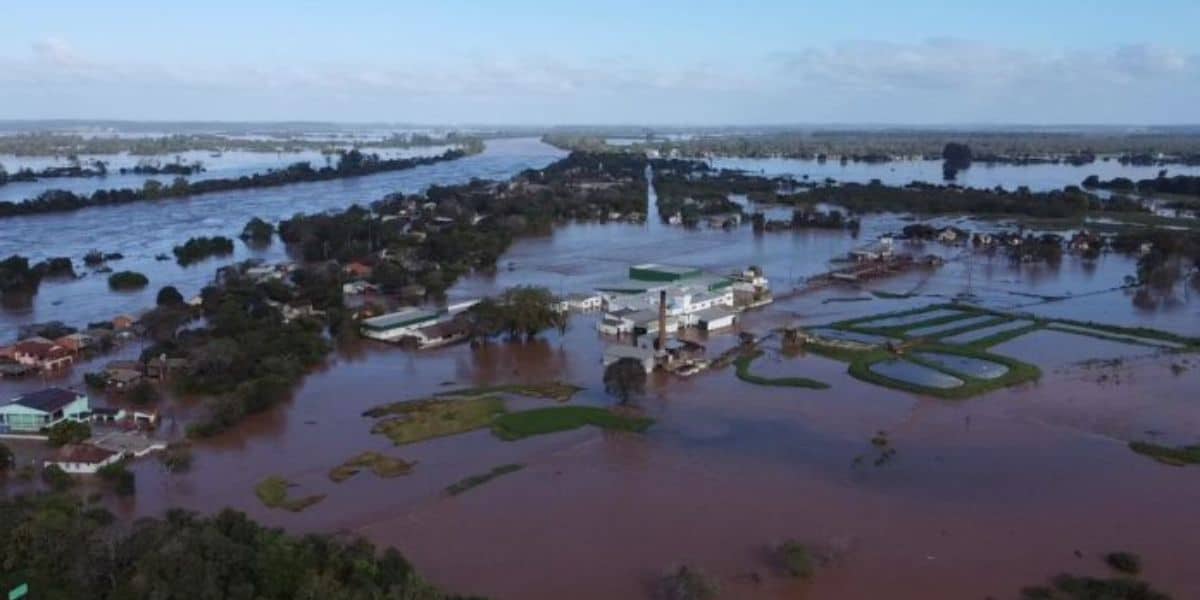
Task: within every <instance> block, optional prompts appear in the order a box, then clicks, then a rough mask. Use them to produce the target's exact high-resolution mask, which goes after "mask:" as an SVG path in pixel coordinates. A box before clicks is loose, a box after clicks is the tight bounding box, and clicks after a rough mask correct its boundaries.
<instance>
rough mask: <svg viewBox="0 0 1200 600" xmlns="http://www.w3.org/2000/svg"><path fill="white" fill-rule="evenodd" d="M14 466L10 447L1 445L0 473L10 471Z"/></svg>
mask: <svg viewBox="0 0 1200 600" xmlns="http://www.w3.org/2000/svg"><path fill="white" fill-rule="evenodd" d="M12 465H13V453H12V450H9V449H8V446H5V445H4V444H0V473H2V472H4V471H7V470H9V469H10V468H11V467H12Z"/></svg>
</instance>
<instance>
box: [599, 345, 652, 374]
mask: <svg viewBox="0 0 1200 600" xmlns="http://www.w3.org/2000/svg"><path fill="white" fill-rule="evenodd" d="M623 358H632V359H634V360H636V361H638V362H639V363H641V364H642V368H643V369H645V370H646V372H647V373H649V372H651V371H653V370H654V351H653V350H651V349H649V348H641V347H638V346H625V345H622V344H613V345H612V346H609V347H607V348H605V349H604V366H605V367H607V366H609V365H611V364H613V363H615V362H617V361H619V360H621V359H623Z"/></svg>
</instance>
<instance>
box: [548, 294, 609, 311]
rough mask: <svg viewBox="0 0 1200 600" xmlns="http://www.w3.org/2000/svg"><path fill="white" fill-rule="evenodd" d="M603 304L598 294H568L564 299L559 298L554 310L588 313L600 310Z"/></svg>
mask: <svg viewBox="0 0 1200 600" xmlns="http://www.w3.org/2000/svg"><path fill="white" fill-rule="evenodd" d="M603 304H604V299H603V298H602V297H601V296H600V294H568V295H567V296H566V297H564V298H559V300H558V302H557V303H556V304H555V307H554V308H555V310H557V311H558V312H570V311H576V312H588V311H593V310H600V307H601V306H603Z"/></svg>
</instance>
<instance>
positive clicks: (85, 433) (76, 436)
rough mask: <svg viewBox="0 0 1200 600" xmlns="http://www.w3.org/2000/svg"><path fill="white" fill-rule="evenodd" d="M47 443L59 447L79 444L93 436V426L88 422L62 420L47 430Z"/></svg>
mask: <svg viewBox="0 0 1200 600" xmlns="http://www.w3.org/2000/svg"><path fill="white" fill-rule="evenodd" d="M46 437H47V440H46V441H47V443H49V444H50V445H51V446H54V447H56V448H57V447H59V446H65V445H67V444H78V443H79V442H82V441H84V440H86V439H88V438H89V437H92V428H91V426H89V425H88V424H87V423H79V422H76V421H62V422H61V423H56V424H54V426H53V427H51V428H49V429H47V430H46Z"/></svg>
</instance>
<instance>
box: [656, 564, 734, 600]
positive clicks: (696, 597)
mask: <svg viewBox="0 0 1200 600" xmlns="http://www.w3.org/2000/svg"><path fill="white" fill-rule="evenodd" d="M720 591H721V588H720V586H718V585H717V583H716V582H715V581H713V580H712V579H710V578H709V577H708V576H707V575H705V574H704V573H703V572H701V571H700V570H699V569H696V568H693V567H689V566H687V565H680V566H679V568H677V569H675V570H674V571H671V572H670V573H668V574H667V576H666V577H663V579H662V581H660V582H659V586H658V590H657V592H658V593H657V594H656V597H657V598H659V599H660V600H713V599H714V598H716V597H717V596H718V595H719V594H720Z"/></svg>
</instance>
